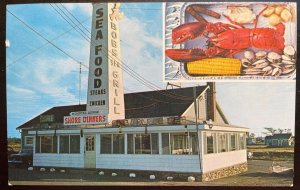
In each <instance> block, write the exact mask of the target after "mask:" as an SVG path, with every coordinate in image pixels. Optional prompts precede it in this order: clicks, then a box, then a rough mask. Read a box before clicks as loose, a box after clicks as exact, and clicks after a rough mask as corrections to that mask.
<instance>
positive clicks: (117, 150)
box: [113, 134, 124, 154]
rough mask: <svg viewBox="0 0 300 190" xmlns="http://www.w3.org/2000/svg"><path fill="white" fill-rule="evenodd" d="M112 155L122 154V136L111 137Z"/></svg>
mask: <svg viewBox="0 0 300 190" xmlns="http://www.w3.org/2000/svg"><path fill="white" fill-rule="evenodd" d="M113 154H124V135H123V134H114V135H113Z"/></svg>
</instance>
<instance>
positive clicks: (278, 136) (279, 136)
mask: <svg viewBox="0 0 300 190" xmlns="http://www.w3.org/2000/svg"><path fill="white" fill-rule="evenodd" d="M291 136H292V133H276V134H274V135H269V136H266V137H265V140H269V139H289V138H290V137H291Z"/></svg>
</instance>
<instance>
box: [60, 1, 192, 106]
mask: <svg viewBox="0 0 300 190" xmlns="http://www.w3.org/2000/svg"><path fill="white" fill-rule="evenodd" d="M62 6H63V5H62ZM63 7H64V6H63ZM64 9H65V10H67V12H68V13H69V14H70V15H72V17H73V18H74V19H75V20H76V21H77V22H79V21H78V19H77V18H76V17H75V16H74V15H73V14H72V13H71V12H70V11H68V9H67V8H66V7H64ZM60 10H61V9H60ZM60 15H61V14H60ZM61 16H62V15H61ZM62 17H63V16H62ZM68 18H69V19H70V17H68ZM70 20H71V19H70ZM72 22H73V21H72ZM68 23H69V22H68ZM73 23H74V22H73ZM69 24H70V23H69ZM81 26H82V27H83V28H84V29H85V30H86V31H87V32H88V33H90V34H91V32H90V31H89V30H87V29H86V28H85V27H84V26H83V25H81ZM79 30H80V31H81V32H82V33H84V34H85V32H83V31H82V30H81V29H80V28H79ZM91 36H92V34H91ZM93 37H94V36H93ZM88 38H89V39H91V37H88ZM85 39H86V38H85ZM88 41H89V40H88ZM120 41H122V40H120ZM89 42H91V41H89ZM94 45H95V44H94ZM103 49H105V51H106V53H107V55H108V57H110V58H111V59H113V60H115V59H118V60H119V61H120V62H121V63H122V64H120V66H121V67H122V69H123V70H124V71H125V72H126V73H128V74H129V75H130V76H131V77H133V78H134V79H136V80H137V81H139V82H140V83H142V84H143V85H145V86H146V87H148V88H150V89H153V90H161V91H158V92H159V93H161V94H164V95H165V96H169V97H172V98H174V99H186V100H192V99H193V98H192V97H188V96H183V95H178V94H173V93H171V92H165V91H164V90H162V89H161V88H160V87H158V86H157V85H155V84H154V83H151V82H150V81H148V80H147V79H145V78H144V77H142V76H141V75H139V74H138V73H137V72H135V71H134V70H133V69H131V68H130V67H129V66H128V65H126V64H125V63H124V62H123V61H122V60H120V59H119V58H114V56H110V55H109V53H111V52H109V50H107V48H105V47H103ZM111 54H112V53H111Z"/></svg>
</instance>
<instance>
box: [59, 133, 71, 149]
mask: <svg viewBox="0 0 300 190" xmlns="http://www.w3.org/2000/svg"><path fill="white" fill-rule="evenodd" d="M69 137H70V136H69V135H66V136H60V137H59V153H69V149H70V142H69V141H70V139H69Z"/></svg>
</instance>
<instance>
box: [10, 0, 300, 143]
mask: <svg viewBox="0 0 300 190" xmlns="http://www.w3.org/2000/svg"><path fill="white" fill-rule="evenodd" d="M61 10H64V11H65V13H66V14H68V12H70V13H72V15H73V16H74V17H76V19H77V20H78V21H79V22H81V24H82V26H80V27H83V26H84V28H86V29H87V30H89V31H90V28H91V13H92V5H91V4H89V3H86V4H25V5H22V4H21V5H10V6H8V7H7V26H6V37H7V39H8V40H9V41H10V47H9V48H7V50H6V61H7V62H6V64H7V83H6V84H7V124H8V126H7V127H8V130H7V131H8V137H19V136H20V133H19V132H18V131H17V130H16V128H17V127H18V126H19V125H21V124H23V123H25V122H26V121H28V120H30V119H32V118H34V117H35V116H37V115H39V114H41V113H42V112H44V111H46V110H48V109H50V108H51V107H54V106H63V105H75V104H79V103H82V104H83V103H86V97H87V96H86V95H87V77H88V72H87V71H88V69H87V66H88V63H89V49H90V43H89V42H88V39H85V38H83V36H82V35H81V34H79V32H78V31H76V30H75V29H74V27H72V25H73V23H71V22H70V21H69V22H70V23H68V22H67V21H66V20H64V19H63V18H62V16H61V15H60V14H59V13H58V12H60V13H61V14H62V12H61ZM66 10H67V11H68V12H66ZM121 11H122V12H124V18H123V19H122V20H121V21H120V36H121V53H122V54H121V55H122V56H121V60H122V62H123V63H124V64H126V65H128V66H129V67H130V68H132V69H133V70H134V71H135V72H136V73H138V74H139V75H141V76H142V77H143V78H145V79H146V80H148V81H149V82H151V83H153V84H155V85H156V86H157V87H158V88H160V89H165V88H166V85H167V84H166V83H165V82H164V81H163V73H162V71H163V58H162V56H163V55H162V52H163V45H162V41H163V40H162V39H163V37H162V35H163V29H162V27H163V23H162V22H163V19H162V16H163V15H162V14H163V11H162V4H161V3H122V4H121ZM13 15H15V16H13ZM16 17H17V18H19V19H20V20H22V21H23V22H24V23H26V24H27V26H25V25H24V23H22V22H20V20H18V19H17V18H16ZM69 17H70V18H71V19H72V16H71V15H69ZM77 20H75V19H73V22H74V23H77ZM77 24H78V23H77ZM29 27H31V28H32V29H34V30H35V31H36V32H37V33H39V34H40V35H41V36H42V37H41V36H40V35H38V34H36V33H35V32H33V31H32V30H31V29H29ZM77 30H78V29H77ZM83 30H85V29H83ZM86 34H88V35H89V33H88V32H87V33H86ZM47 40H48V41H50V42H51V43H48V41H47ZM54 46H56V47H59V49H61V50H62V51H63V52H64V53H63V52H62V51H60V50H58V49H57V48H55V47H54ZM74 59H75V60H76V61H74ZM79 62H81V63H82V65H84V66H82V73H81V74H79V67H80V64H79ZM123 80H124V91H125V93H131V92H139V91H149V90H153V89H150V88H148V87H147V86H144V85H143V84H142V83H141V82H140V81H138V80H136V79H134V78H132V77H131V76H130V75H128V74H127V73H125V72H124V73H123ZM79 81H81V83H80V84H81V85H79ZM203 84H205V83H203V82H199V83H181V85H182V87H186V86H192V85H203ZM79 89H80V90H79ZM216 89H217V101H218V103H219V105H220V106H221V108H222V110H223V112H224V113H225V115H226V117H227V119H228V120H229V122H230V123H231V124H234V125H239V126H242V127H248V128H249V129H250V132H253V133H255V134H256V135H257V136H259V135H261V134H262V132H264V131H265V130H264V128H265V127H272V128H275V129H278V128H281V129H291V130H292V131H294V125H295V82H293V81H292V82H278V81H276V82H217V83H216Z"/></svg>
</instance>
